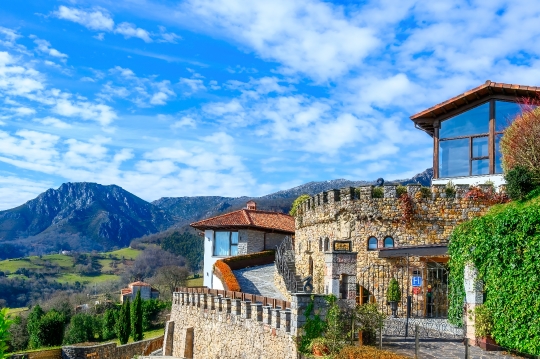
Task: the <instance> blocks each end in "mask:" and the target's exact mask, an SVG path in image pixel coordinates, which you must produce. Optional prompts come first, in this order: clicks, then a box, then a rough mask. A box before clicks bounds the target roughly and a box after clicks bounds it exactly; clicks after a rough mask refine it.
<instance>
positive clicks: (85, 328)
mask: <svg viewBox="0 0 540 359" xmlns="http://www.w3.org/2000/svg"><path fill="white" fill-rule="evenodd" d="M93 340H94V331H93V328H92V316H91V315H88V314H85V313H80V314H75V315H74V316H73V317H72V318H71V322H70V323H69V326H68V328H67V330H66V335H65V337H64V344H76V343H85V342H89V341H93Z"/></svg>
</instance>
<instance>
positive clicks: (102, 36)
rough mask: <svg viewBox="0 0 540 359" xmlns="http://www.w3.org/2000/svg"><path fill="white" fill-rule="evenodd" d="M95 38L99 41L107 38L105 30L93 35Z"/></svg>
mask: <svg viewBox="0 0 540 359" xmlns="http://www.w3.org/2000/svg"><path fill="white" fill-rule="evenodd" d="M93 37H94V39H98V40H99V41H103V40H104V39H105V33H104V32H100V33H99V34H97V35H95V36H93Z"/></svg>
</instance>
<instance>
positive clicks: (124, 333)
mask: <svg viewBox="0 0 540 359" xmlns="http://www.w3.org/2000/svg"><path fill="white" fill-rule="evenodd" d="M130 314H131V313H130V303H129V298H126V300H125V301H124V304H122V308H121V309H120V313H119V314H118V320H117V321H116V336H117V337H118V340H119V341H120V344H122V345H124V344H126V343H127V342H128V340H129V334H130V332H131V321H130Z"/></svg>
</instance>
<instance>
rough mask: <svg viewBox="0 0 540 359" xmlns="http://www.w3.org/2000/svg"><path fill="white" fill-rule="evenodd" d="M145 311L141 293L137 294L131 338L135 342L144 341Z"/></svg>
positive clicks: (132, 315)
mask: <svg viewBox="0 0 540 359" xmlns="http://www.w3.org/2000/svg"><path fill="white" fill-rule="evenodd" d="M142 322H143V310H142V300H141V291H140V290H139V291H138V292H137V296H136V297H135V300H134V301H133V305H132V306H131V337H132V338H133V341H134V342H138V341H139V340H143V336H144V335H143V323H142Z"/></svg>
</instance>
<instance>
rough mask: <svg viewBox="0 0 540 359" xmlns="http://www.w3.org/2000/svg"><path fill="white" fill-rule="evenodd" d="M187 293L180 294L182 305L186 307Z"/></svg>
mask: <svg viewBox="0 0 540 359" xmlns="http://www.w3.org/2000/svg"><path fill="white" fill-rule="evenodd" d="M186 294H187V293H186V292H181V293H180V305H184V304H186Z"/></svg>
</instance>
